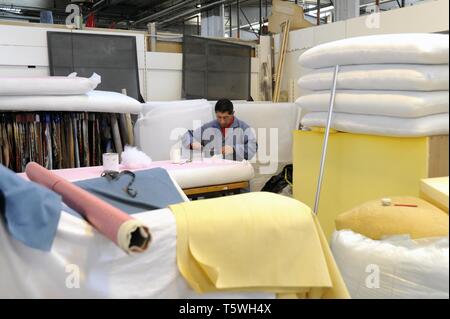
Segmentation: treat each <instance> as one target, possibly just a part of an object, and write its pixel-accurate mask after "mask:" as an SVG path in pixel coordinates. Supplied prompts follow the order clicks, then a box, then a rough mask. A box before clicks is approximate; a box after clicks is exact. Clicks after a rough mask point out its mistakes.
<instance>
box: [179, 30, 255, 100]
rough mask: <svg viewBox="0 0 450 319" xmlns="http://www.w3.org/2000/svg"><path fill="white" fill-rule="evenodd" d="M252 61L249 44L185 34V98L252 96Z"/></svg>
mask: <svg viewBox="0 0 450 319" xmlns="http://www.w3.org/2000/svg"><path fill="white" fill-rule="evenodd" d="M250 63H251V48H250V47H249V46H245V45H238V44H233V43H228V42H224V41H218V40H211V39H206V38H201V37H193V36H185V37H184V40H183V93H184V97H186V98H188V99H189V98H207V99H210V100H215V99H219V98H228V99H233V100H247V99H249V97H250V76H251V73H250V72H251V69H250V67H251V66H250ZM201 77H203V79H201Z"/></svg>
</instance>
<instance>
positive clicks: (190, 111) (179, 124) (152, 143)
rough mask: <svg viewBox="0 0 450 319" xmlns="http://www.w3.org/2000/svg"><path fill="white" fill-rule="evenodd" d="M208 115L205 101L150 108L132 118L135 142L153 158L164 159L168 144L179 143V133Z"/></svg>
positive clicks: (205, 118) (166, 154)
mask: <svg viewBox="0 0 450 319" xmlns="http://www.w3.org/2000/svg"><path fill="white" fill-rule="evenodd" d="M212 119H213V117H212V110H211V106H210V105H209V104H208V103H206V104H202V105H197V106H191V107H181V108H178V107H172V108H170V107H169V108H167V109H166V108H163V109H154V110H151V111H149V112H147V113H146V114H145V115H144V116H141V117H140V118H139V119H138V120H137V121H136V124H135V128H134V132H135V136H136V143H137V145H138V146H139V147H140V149H141V150H142V151H143V152H145V153H146V154H147V155H149V156H150V157H151V158H152V159H153V160H154V161H162V160H168V159H170V152H171V149H172V147H179V145H180V140H181V137H182V136H183V134H184V133H185V132H186V131H187V130H192V129H193V128H194V124H195V125H198V126H195V127H200V126H201V125H203V124H205V123H207V122H210V121H212ZM196 123H197V124H196Z"/></svg>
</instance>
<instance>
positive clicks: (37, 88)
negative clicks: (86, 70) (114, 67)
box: [0, 73, 101, 96]
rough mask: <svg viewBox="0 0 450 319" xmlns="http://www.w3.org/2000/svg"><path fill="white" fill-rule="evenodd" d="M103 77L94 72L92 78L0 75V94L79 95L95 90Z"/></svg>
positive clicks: (74, 74)
mask: <svg viewBox="0 0 450 319" xmlns="http://www.w3.org/2000/svg"><path fill="white" fill-rule="evenodd" d="M100 83H101V77H100V76H99V75H98V74H95V73H94V74H93V75H92V76H91V77H90V78H83V77H77V76H76V73H72V74H71V75H69V76H43V77H0V96H2V95H12V96H21V95H28V96H36V95H78V94H86V93H88V92H90V91H92V90H95V88H96V87H97V85H99V84H100Z"/></svg>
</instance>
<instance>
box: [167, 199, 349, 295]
mask: <svg viewBox="0 0 450 319" xmlns="http://www.w3.org/2000/svg"><path fill="white" fill-rule="evenodd" d="M170 209H171V210H172V212H173V213H174V215H175V218H176V223H177V234H178V236H177V263H178V268H179V270H180V272H181V274H182V275H183V276H184V278H185V279H186V281H187V282H188V283H189V284H190V286H191V287H192V288H193V289H194V290H195V291H196V292H198V293H205V292H212V291H265V292H273V293H278V294H279V296H280V297H307V298H322V297H324V298H349V294H348V291H347V289H346V287H345V284H344V282H343V280H342V277H341V275H340V272H339V270H338V268H337V266H336V264H335V262H334V259H333V257H332V255H331V251H330V249H329V247H328V244H327V242H326V239H325V236H324V235H323V232H322V229H321V228H320V225H319V223H318V221H317V219H316V217H315V216H314V214H313V213H312V211H311V209H310V208H309V207H307V206H306V205H304V204H303V203H301V202H299V201H297V200H295V199H291V198H287V197H284V196H281V195H276V194H273V193H265V192H259V193H248V194H242V195H235V196H227V197H221V198H214V199H207V200H200V201H192V202H186V203H181V204H177V205H172V206H170Z"/></svg>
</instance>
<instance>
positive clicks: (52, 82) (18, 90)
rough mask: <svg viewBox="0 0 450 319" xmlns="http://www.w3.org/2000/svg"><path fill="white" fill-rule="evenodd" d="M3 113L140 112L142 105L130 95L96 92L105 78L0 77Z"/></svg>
mask: <svg viewBox="0 0 450 319" xmlns="http://www.w3.org/2000/svg"><path fill="white" fill-rule="evenodd" d="M0 83H1V86H0V110H1V111H19V112H22V111H69V112H106V113H139V112H140V111H141V109H142V105H141V103H140V102H139V101H137V100H135V99H133V98H131V97H128V96H126V95H123V94H120V93H116V92H108V91H99V90H95V89H96V88H97V86H98V85H99V84H100V83H101V77H100V76H99V75H97V74H95V73H94V74H93V75H92V76H91V77H90V78H84V77H78V76H77V74H76V73H72V74H70V75H69V76H67V77H65V76H47V77H0Z"/></svg>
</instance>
